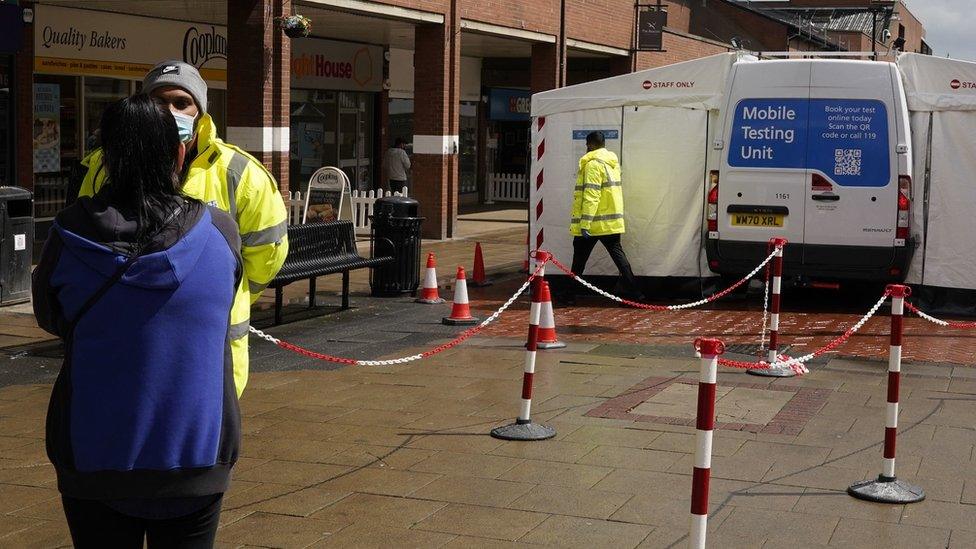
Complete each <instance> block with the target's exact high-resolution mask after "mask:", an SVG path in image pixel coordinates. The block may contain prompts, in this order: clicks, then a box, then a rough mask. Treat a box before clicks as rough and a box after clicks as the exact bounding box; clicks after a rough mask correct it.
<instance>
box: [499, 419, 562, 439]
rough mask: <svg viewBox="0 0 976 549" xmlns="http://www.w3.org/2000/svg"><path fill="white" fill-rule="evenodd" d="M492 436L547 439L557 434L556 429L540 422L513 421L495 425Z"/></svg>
mask: <svg viewBox="0 0 976 549" xmlns="http://www.w3.org/2000/svg"><path fill="white" fill-rule="evenodd" d="M491 436H493V437H495V438H500V439H502V440H546V439H549V438H552V437H554V436H556V430H555V429H553V428H552V427H549V426H548V425H540V424H538V423H512V424H511V425H505V426H503V427H495V428H494V429H492V430H491Z"/></svg>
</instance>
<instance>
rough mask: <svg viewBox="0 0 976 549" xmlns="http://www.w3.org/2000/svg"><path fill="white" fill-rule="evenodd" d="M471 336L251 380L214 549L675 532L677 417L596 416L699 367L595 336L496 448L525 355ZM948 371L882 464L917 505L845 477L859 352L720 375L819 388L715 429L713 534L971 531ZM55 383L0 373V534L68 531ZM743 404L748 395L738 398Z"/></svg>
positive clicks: (956, 539)
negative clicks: (802, 372) (760, 374)
mask: <svg viewBox="0 0 976 549" xmlns="http://www.w3.org/2000/svg"><path fill="white" fill-rule="evenodd" d="M473 343H474V345H468V346H464V347H460V348H456V349H452V350H450V351H448V352H446V353H444V354H442V355H439V356H437V357H436V358H434V359H430V360H427V361H424V362H420V363H415V364H412V365H406V366H400V367H395V368H382V369H381V368H372V369H370V368H344V369H340V370H335V371H284V372H274V373H265V374H256V375H255V376H254V377H253V380H252V382H251V384H250V385H249V388H248V390H247V391H246V393H245V395H244V397H243V399H242V401H241V406H242V410H243V413H244V432H245V438H244V446H243V450H242V456H243V457H242V459H241V461H240V463H239V464H238V467H237V468H236V469H235V481H234V485H233V488H232V489H231V491H230V493H229V494H228V495H227V498H226V504H225V511H224V515H223V519H222V524H223V526H222V528H221V530H220V534H219V541H220V545H219V546H220V547H239V546H242V545H253V546H269V547H309V546H311V547H326V546H328V547H333V546H334V547H442V546H443V547H501V546H507V545H508V544H510V543H511V542H512V541H513V540H514V541H517V542H518V544H520V545H521V544H553V545H559V546H570V547H637V546H640V547H673V546H683V544H684V543H685V542H684V541H683V539H682V538H683V536H684V534H685V532H686V526H687V522H688V508H689V493H690V482H691V480H690V473H691V470H692V462H693V460H692V454H691V452H692V451H693V448H694V434H693V433H694V430H693V428H692V427H689V426H686V425H682V424H675V423H676V422H673V421H669V420H668V419H667V418H650V419H648V418H646V417H623V416H620V417H618V418H613V419H607V418H604V417H599V416H601V415H606V414H604V413H602V412H603V411H605V410H606V409H607V408H608V407H610V408H613V407H614V406H616V405H618V404H619V403H620V399H627V398H629V395H630V394H633V393H635V391H638V392H639V390H640V389H641V388H642V387H643V388H646V387H650V386H654V385H657V386H658V387H661V386H663V385H664V383H667V384H670V385H671V386H672V387H674V386H675V384H688V383H694V381H695V379H696V377H697V372H696V368H697V361H695V360H694V359H683V358H639V359H630V358H621V357H614V356H605V355H602V354H599V347H597V346H595V345H591V344H573V345H572V346H571V348H569V349H567V350H563V351H558V352H549V353H548V354H542V355H541V356H540V360H539V365H538V373H537V376H536V402H535V410H536V412H535V418H536V420H544V421H546V422H548V423H549V424H551V425H553V426H554V427H556V429H557V430H558V436H557V438H556V439H555V440H551V441H545V442H534V443H519V442H503V441H499V440H496V439H493V438H490V437H489V436H488V435H487V433H488V432H489V430H490V429H491V428H492V427H494V426H496V425H500V424H504V423H506V422H509V421H511V419H512V416H513V415H514V414H515V412H516V410H517V401H518V395H519V387H520V383H521V373H520V370H521V363H522V357H523V352H522V351H521V350H520V349H519V348H518V341H516V340H511V339H503V338H481V339H478V340H476V341H474V342H473ZM281 360H283V361H288V360H289V358H288V357H287V356H286V357H283V358H282V359H281ZM951 371H952V370H950V369H948V368H939V367H934V366H925V367H918V368H916V369H914V373H913V374H911V375H906V376H905V377H904V378H903V381H902V395H903V397H902V402H903V405H902V412H901V423H900V425H901V426H902V432H901V437H900V438H899V446H898V451H899V460H898V471H899V474H900V475H901V476H902V477H903V478H906V479H909V480H913V481H916V482H918V483H919V484H921V485H922V486H923V487H924V488H925V490H926V491H927V493H928V499H927V500H926V501H925V502H923V503H920V504H914V505H910V506H901V505H896V506H885V505H879V504H871V503H866V502H862V501H857V500H854V499H852V498H850V497H849V496H847V495H846V494H845V493H844V489H845V488H846V487H847V485H848V484H850V483H852V482H854V481H857V480H861V479H864V478H870V477H872V476H874V475H876V474H877V473H878V472H880V467H881V460H880V442H881V440H882V433H883V429H882V427H883V422H884V401H885V390H884V375H883V374H881V373H880V372H878V370H877V367H876V366H875V365H870V364H867V365H866V364H864V363H859V362H851V361H846V360H840V359H835V360H833V361H831V362H830V363H829V364H827V365H826V366H824V367H820V368H817V369H815V371H814V372H812V373H811V374H810V375H808V376H806V377H803V378H793V379H787V380H765V379H757V378H754V377H751V376H746V375H745V374H744V373H743V372H742V371H738V370H723V371H722V372H721V373H720V376H719V386H720V387H724V388H729V387H736V386H738V387H750V388H755V387H760V388H761V387H763V386H766V385H769V386H771V387H774V388H775V391H776V392H777V393H792V394H795V395H801V394H805V395H807V396H815V397H816V398H809V399H806V401H805V402H803V403H802V406H800V407H799V408H797V407H794V409H793V410H792V411H793V412H798V413H799V416H801V417H799V418H796V417H794V418H792V419H791V422H792V423H791V425H792V426H794V427H796V428H797V429H796V430H791V431H790V432H789V434H782V433H780V434H773V433H770V432H759V433H753V432H749V431H748V430H730V429H719V430H717V431H716V434H715V458H714V460H713V465H712V467H713V469H712V474H713V481H712V485H711V502H712V505H711V507H710V512H711V514H712V517H711V519H710V522H709V530H710V534H709V536H710V538H709V539H710V546H711V547H723V548H724V547H770V548H771V547H823V546H830V547H911V548H918V547H947V546H949V547H953V548H956V547H959V548H962V547H972V546H973V539H974V537H973V536H976V461H974V459H976V458H974V455H973V452H974V445H976V430H974V429H973V426H972V417H973V412H974V411H976V408H974V406H976V404H974V401H976V375H973V376H970V375H963V374H968V372H969V371H968V369H965V370H958V374H952V375H950V372H951ZM662 380H663V381H664V383H662ZM49 390H50V389H49V387H48V386H45V385H39V386H24V385H21V386H11V387H6V388H4V389H0V433H2V435H0V448H2V450H3V452H2V454H3V457H2V458H0V546H4V547H56V546H62V545H65V544H67V543H68V541H69V540H68V537H67V534H66V532H65V528H64V525H63V521H62V519H61V516H60V512H61V510H60V505H59V503H58V498H57V493H56V491H55V489H54V485H53V482H54V478H53V471H52V470H51V467H50V465H48V464H47V461H46V459H45V456H44V445H43V441H42V438H41V437H42V436H43V420H42V418H43V414H44V411H45V404H46V401H47V398H48V393H49ZM760 392H764V391H760ZM658 394H663V390H661V391H658ZM729 394H730V395H731V393H729ZM642 397H648V398H646V399H644V400H645V401H647V402H651V404H649V405H655V403H654V402H652V401H653V400H654V399H653V398H652V397H653V395H652V394H646V395H642ZM739 402H740V404H738V405H736V406H732V407H729V408H727V410H733V411H731V412H728V413H746V414H752V415H751V416H750V417H775V416H776V413H774V412H776V410H777V407H778V406H781V405H780V404H777V403H775V402H773V403H769V402H765V403H761V402H759V401H755V400H753V401H750V400H749V399H748V398H746V399H745V400H741V399H740V401H739ZM750 402H751V403H750ZM633 404H634V402H629V403H628V404H627V406H631V405H633ZM660 404H661V402H657V405H660ZM743 405H744V406H745V407H746V408H754V409H753V410H747V411H744V412H742V411H740V412H735V411H734V408H741V407H742V406H743ZM617 407H618V408H620V407H619V406H617ZM624 408H626V407H624ZM685 408H686V407H685ZM786 408H788V406H787V407H786ZM786 412H787V414H789V412H790V411H789V410H786ZM672 413H674V414H676V415H681V414H683V413H685V412H684V411H683V409H682V407H681V406H680V403H679V406H678V408H677V409H676V410H675V411H674V412H672ZM719 413H720V414H722V413H724V412H723V405H722V404H721V401H720V406H719ZM770 414H772V415H770ZM768 423H769V425H774V424H775V423H776V419H770V420H769V422H768ZM764 429H765V426H764ZM784 432H786V431H784Z"/></svg>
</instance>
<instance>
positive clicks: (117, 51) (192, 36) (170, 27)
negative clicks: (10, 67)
mask: <svg viewBox="0 0 976 549" xmlns="http://www.w3.org/2000/svg"><path fill="white" fill-rule="evenodd" d="M35 10H36V13H35V19H34V21H35V23H34V26H35V29H34V56H35V57H34V70H35V72H38V73H46V74H75V75H85V76H111V77H116V78H131V79H141V78H142V77H143V76H144V75H145V74H146V72H147V71H148V70H149V69H150V68H152V66H153V65H155V64H156V63H158V62H160V61H164V60H167V59H182V60H183V61H186V62H187V63H190V64H191V65H193V66H195V67H197V68H198V69H199V70H200V74H201V75H202V76H203V77H204V78H205V79H206V80H208V81H210V82H211V83H213V84H216V87H220V84H221V83H222V82H225V81H226V80H227V29H226V28H225V27H222V26H218V25H207V24H203V23H191V22H184V21H172V20H168V19H154V18H151V17H139V16H134V15H124V14H120V13H109V12H101V11H92V10H82V9H74V8H62V7H57V6H49V5H46V4H39V5H37V6H36V7H35Z"/></svg>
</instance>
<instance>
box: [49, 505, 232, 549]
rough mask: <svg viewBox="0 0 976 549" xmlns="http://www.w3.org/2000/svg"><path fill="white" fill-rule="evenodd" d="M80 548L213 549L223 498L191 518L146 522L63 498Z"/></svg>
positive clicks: (72, 534)
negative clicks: (144, 543)
mask: <svg viewBox="0 0 976 549" xmlns="http://www.w3.org/2000/svg"><path fill="white" fill-rule="evenodd" d="M61 501H62V503H63V504H64V515H65V517H66V518H67V519H68V529H69V530H71V540H72V541H73V542H74V545H75V547H76V548H77V549H130V548H131V549H142V547H143V540H145V541H146V547H148V548H149V549H164V548H165V549H170V548H173V549H210V548H212V547H213V545H214V539H215V538H216V536H217V524H218V522H219V520H220V504H221V502H222V501H223V498H222V497H217V498H216V499H215V500H214V502H213V503H211V504H209V505H207V506H206V507H204V508H203V509H200V510H198V511H195V512H193V513H190V514H189V515H186V516H182V517H176V518H170V519H146V518H139V517H133V516H129V515H125V514H122V513H120V512H118V511H116V510H114V509H112V508H111V507H109V506H108V505H105V504H104V503H102V502H100V501H97V500H88V499H75V498H69V497H62V498H61Z"/></svg>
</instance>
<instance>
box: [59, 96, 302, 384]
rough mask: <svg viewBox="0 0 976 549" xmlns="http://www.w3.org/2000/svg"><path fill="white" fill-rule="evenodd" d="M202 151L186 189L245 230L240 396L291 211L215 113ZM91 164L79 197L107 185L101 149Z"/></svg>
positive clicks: (235, 320)
mask: <svg viewBox="0 0 976 549" xmlns="http://www.w3.org/2000/svg"><path fill="white" fill-rule="evenodd" d="M197 136H198V137H197V150H198V151H200V152H199V153H197V156H196V158H194V159H193V161H192V162H191V164H190V168H189V170H188V171H187V174H186V179H185V180H184V183H183V192H184V193H186V195H187V196H189V197H192V198H196V199H198V200H201V201H203V202H204V203H207V204H210V205H212V206H216V207H218V208H220V209H221V210H224V211H226V212H228V213H230V215H231V217H233V218H234V219H235V220H236V221H237V225H238V227H239V228H240V233H241V257H242V258H243V260H244V276H243V277H242V279H241V284H240V286H239V287H238V289H237V295H236V296H235V298H234V308H233V310H232V311H231V327H230V338H231V339H232V341H231V349H232V352H233V355H234V382H235V384H236V386H237V394H238V396H240V394H241V393H242V392H243V391H244V386H245V385H246V384H247V375H248V351H247V337H248V328H249V326H250V318H251V304H252V303H253V302H255V301H257V299H258V297H260V295H261V292H262V291H263V290H264V289H265V287H267V285H268V283H270V282H271V280H272V279H273V278H274V277H275V275H276V274H278V270H279V269H281V265H282V264H283V263H284V262H285V257H286V256H287V255H288V211H287V209H286V208H285V203H284V200H282V197H281V194H280V193H279V192H278V184H277V183H276V182H275V180H274V177H272V176H271V174H270V173H268V170H267V169H265V167H264V165H262V164H261V163H260V162H258V161H257V160H256V159H255V158H254V157H252V156H251V155H249V154H247V153H246V152H244V151H243V150H241V149H239V148H237V147H235V146H233V145H229V144H227V143H224V142H223V141H222V140H221V139H220V138H219V137H217V128H216V127H215V126H214V123H213V119H211V118H210V115H208V114H204V115H203V116H201V117H200V120H199V121H198V122H197ZM82 165H83V166H84V167H85V168H87V170H88V171H87V173H86V174H85V179H84V181H83V182H82V184H81V190H80V191H79V193H78V194H79V196H92V195H94V194H95V193H96V192H98V190H99V189H101V187H102V185H103V184H104V183H105V179H106V173H105V169H104V167H103V166H102V151H101V149H98V150H95V151H93V152H92V153H91V154H89V155H88V156H86V157H85V159H84V160H83V161H82Z"/></svg>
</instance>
